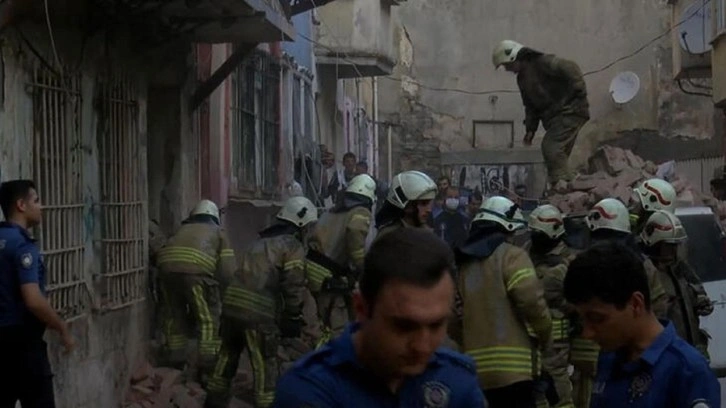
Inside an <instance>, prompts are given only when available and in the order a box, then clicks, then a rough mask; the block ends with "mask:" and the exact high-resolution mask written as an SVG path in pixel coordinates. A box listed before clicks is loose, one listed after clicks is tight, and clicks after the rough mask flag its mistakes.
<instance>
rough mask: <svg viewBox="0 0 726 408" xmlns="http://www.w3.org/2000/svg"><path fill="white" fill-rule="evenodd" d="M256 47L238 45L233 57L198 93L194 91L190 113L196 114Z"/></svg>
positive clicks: (255, 45)
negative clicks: (203, 103)
mask: <svg viewBox="0 0 726 408" xmlns="http://www.w3.org/2000/svg"><path fill="white" fill-rule="evenodd" d="M255 47H257V44H256V43H242V44H238V45H237V49H236V50H235V51H234V52H233V53H232V55H230V56H229V58H227V60H226V61H224V63H223V64H222V65H220V66H219V68H217V70H216V71H214V73H213V74H212V75H211V76H210V77H209V78H208V79H207V80H206V81H204V82H203V83H202V84H201V85H199V87H198V88H197V90H196V91H194V95H192V99H191V102H190V104H189V109H190V111H191V112H194V111H195V110H196V109H197V108H198V107H199V105H201V104H202V102H204V100H205V99H207V98H208V97H209V95H211V94H212V92H214V90H215V89H217V87H218V86H219V85H220V84H221V83H222V82H224V80H225V79H226V78H227V77H228V76H229V74H231V73H232V71H234V70H235V68H237V67H238V66H239V64H241V63H242V61H244V59H245V57H246V56H247V55H248V54H249V53H250V52H252V50H254V49H255Z"/></svg>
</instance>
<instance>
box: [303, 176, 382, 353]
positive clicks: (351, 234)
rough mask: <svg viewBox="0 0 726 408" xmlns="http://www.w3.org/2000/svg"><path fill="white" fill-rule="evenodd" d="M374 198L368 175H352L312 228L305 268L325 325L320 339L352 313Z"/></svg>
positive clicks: (337, 331) (342, 324)
mask: <svg viewBox="0 0 726 408" xmlns="http://www.w3.org/2000/svg"><path fill="white" fill-rule="evenodd" d="M375 198H376V182H375V181H373V178H372V177H371V176H369V175H367V174H360V175H357V176H355V177H353V179H352V180H351V181H350V183H348V187H346V190H345V194H344V195H343V198H342V200H341V201H340V202H339V203H338V204H337V205H336V206H335V207H334V208H333V209H332V210H330V211H329V212H327V213H325V214H323V215H322V216H321V217H320V220H319V221H318V222H317V224H316V225H315V228H314V229H313V231H312V234H311V237H310V252H309V254H308V263H307V270H308V280H309V281H310V288H311V291H312V292H313V294H314V295H315V297H316V299H317V304H318V312H319V314H320V317H321V319H322V321H323V325H324V326H325V329H324V330H325V332H326V333H325V335H324V339H323V342H324V341H325V340H326V339H327V338H328V337H329V336H330V335H332V336H337V335H338V334H340V333H342V331H343V329H344V328H345V324H346V323H347V322H348V321H349V320H350V315H351V313H352V312H353V311H352V309H351V307H350V306H349V305H350V301H351V298H350V296H351V292H352V290H353V288H354V285H355V282H356V281H357V277H358V274H360V273H361V272H362V271H363V258H364V257H365V250H366V238H367V237H368V233H369V231H370V226H371V218H372V217H373V216H372V214H371V209H372V208H373V204H374V203H375Z"/></svg>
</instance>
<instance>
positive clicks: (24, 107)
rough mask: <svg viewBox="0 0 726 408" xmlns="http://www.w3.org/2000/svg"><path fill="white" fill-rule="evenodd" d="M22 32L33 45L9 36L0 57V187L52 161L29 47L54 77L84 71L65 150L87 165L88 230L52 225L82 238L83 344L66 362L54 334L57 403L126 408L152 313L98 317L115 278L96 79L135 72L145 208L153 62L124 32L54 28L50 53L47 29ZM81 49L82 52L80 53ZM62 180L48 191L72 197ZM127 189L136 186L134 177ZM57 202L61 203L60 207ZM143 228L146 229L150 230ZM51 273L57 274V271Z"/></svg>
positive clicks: (79, 329)
mask: <svg viewBox="0 0 726 408" xmlns="http://www.w3.org/2000/svg"><path fill="white" fill-rule="evenodd" d="M19 29H20V30H21V31H22V32H23V33H24V35H25V36H26V37H27V41H24V40H21V39H20V38H19V37H18V36H17V35H15V34H14V33H12V32H6V33H4V36H3V38H2V48H1V50H2V56H3V62H4V67H3V68H4V70H3V74H4V78H3V79H4V83H3V85H4V86H3V88H4V94H3V104H2V109H0V124H1V125H0V146H1V147H2V149H1V153H2V158H1V162H0V166H1V168H2V181H6V180H10V179H15V178H33V177H35V170H34V169H33V164H34V154H44V155H49V153H48V152H37V151H36V152H34V149H33V146H34V144H35V142H34V133H36V131H37V129H38V128H37V127H38V126H43V125H49V124H47V123H44V117H35V115H34V108H35V109H38V110H40V109H39V107H38V106H37V105H34V103H33V96H32V95H33V94H32V93H31V92H39V91H38V89H39V88H38V85H37V84H35V85H33V86H31V85H30V84H31V81H32V76H31V67H32V66H33V65H36V64H38V58H37V57H36V56H35V55H34V52H33V51H31V48H30V46H29V45H28V44H30V45H32V47H33V48H34V49H36V50H37V52H38V53H39V54H40V55H41V57H42V58H43V59H44V60H45V61H46V62H47V63H48V64H50V65H52V66H54V67H55V68H56V69H57V67H58V64H57V63H56V62H55V61H60V62H61V63H62V64H63V66H64V69H66V70H68V71H71V70H78V71H79V72H80V75H81V76H80V78H81V80H80V88H79V89H80V91H79V93H78V95H77V96H74V97H78V98H80V101H79V104H78V106H79V107H78V109H79V113H78V115H79V116H78V117H79V118H80V121H79V122H80V123H76V122H74V123H76V124H75V125H69V126H77V131H78V132H79V133H80V138H79V142H78V145H75V146H66V147H67V148H68V149H69V151H71V152H74V153H73V154H76V155H78V156H77V157H80V160H81V164H80V169H81V170H80V171H81V173H82V174H81V176H80V177H79V179H78V180H80V184H81V185H80V187H79V188H80V189H82V195H83V220H82V224H83V225H75V224H73V223H72V222H70V221H68V219H65V222H63V223H61V224H60V225H62V227H58V225H55V227H56V230H62V231H65V232H63V236H64V237H65V239H68V240H75V239H76V235H77V234H82V235H83V238H82V241H83V244H82V245H83V251H82V261H80V262H81V263H82V268H81V269H82V270H78V271H73V275H75V276H76V277H75V278H73V279H77V280H80V281H82V284H83V285H85V289H86V290H85V291H84V290H83V289H82V290H79V293H81V294H78V295H77V296H82V297H83V300H81V301H80V303H81V304H83V309H82V313H78V315H77V316H76V317H75V318H74V319H73V321H72V322H71V323H70V329H71V332H72V333H73V335H74V337H75V338H76V341H77V348H76V350H75V351H74V352H73V353H72V354H70V355H65V354H64V353H63V352H62V347H60V340H59V339H58V336H57V335H56V334H55V333H51V332H48V333H47V334H46V339H47V341H48V344H49V356H50V360H51V365H52V368H53V371H54V374H55V377H54V384H55V390H56V403H57V405H58V406H59V407H78V408H86V407H88V408H91V407H93V408H95V407H113V406H120V403H121V398H122V395H123V392H124V389H125V388H126V383H127V382H128V378H129V376H130V372H131V370H132V366H133V364H134V361H136V360H139V359H142V358H144V357H145V355H146V354H147V343H148V315H147V304H146V303H145V302H144V301H141V302H139V303H136V304H134V305H131V306H128V307H124V308H121V309H118V310H114V311H112V310H111V309H101V308H102V307H104V306H105V303H104V302H107V301H108V298H107V297H106V296H105V294H104V293H103V292H104V288H106V282H107V281H106V279H108V277H105V276H104V275H102V271H104V267H103V258H102V256H103V255H102V254H103V247H102V244H101V242H100V239H101V238H102V237H103V236H102V233H101V229H102V218H101V217H102V215H101V210H100V206H101V203H100V201H101V200H102V198H101V194H102V193H101V186H100V184H101V182H100V177H99V166H100V163H101V161H102V160H104V159H103V158H101V153H100V152H99V139H101V137H100V136H101V134H102V133H101V132H103V131H102V130H101V128H102V126H99V122H100V120H99V110H98V109H99V104H98V102H99V97H100V89H99V84H100V81H99V80H100V79H101V78H106V76H105V75H106V74H108V73H114V74H128V75H129V77H128V78H130V81H131V82H129V83H131V84H133V85H132V86H133V88H134V89H135V92H134V93H133V94H130V97H131V98H133V100H135V101H136V103H137V106H138V114H139V115H138V117H137V118H136V120H137V122H136V124H137V126H138V128H137V129H136V130H137V132H138V134H137V133H136V132H134V131H131V130H129V132H128V133H127V134H129V135H131V134H134V135H138V156H137V158H136V159H137V160H138V161H139V162H138V163H140V164H139V168H140V169H141V170H140V173H141V174H139V176H140V179H143V180H135V179H134V181H136V182H138V183H139V184H137V186H138V187H139V189H140V190H141V191H142V193H141V195H142V197H143V198H142V200H143V202H144V203H145V202H146V192H145V190H146V167H145V165H146V150H147V145H146V138H147V135H146V119H145V118H146V115H145V109H146V105H147V93H146V91H147V87H146V82H145V79H144V78H143V75H140V74H139V73H142V72H143V71H144V67H145V66H146V65H145V63H146V61H142V60H143V56H142V55H140V53H139V50H138V49H133V50H132V49H131V47H129V44H128V42H127V41H126V38H125V37H124V35H123V33H120V32H114V33H108V32H100V33H96V35H93V36H84V35H82V33H80V32H78V31H76V30H65V29H63V28H60V27H54V41H55V44H54V45H53V46H51V44H50V42H49V40H48V35H47V33H48V32H47V28H46V26H45V25H42V26H36V25H31V24H27V25H22V26H20V27H19ZM79 44H83V45H82V46H80V47H79ZM53 48H55V50H56V51H57V56H56V55H55V53H54V52H53V51H52V49H53ZM129 89H130V88H129ZM47 100H48V101H49V102H48V105H47V106H54V105H51V103H52V102H50V101H52V99H51V97H48V99H47ZM56 100H58V99H56ZM48 109H49V108H48ZM69 110H70V109H69ZM46 114H47V112H46ZM56 126H58V129H57V132H59V133H57V134H59V135H60V134H61V133H60V125H56ZM69 133H70V132H69ZM104 140H106V139H104ZM58 143H59V144H60V143H61V142H58ZM65 143H68V142H67V141H66V142H65ZM59 149H61V148H59ZM59 151H62V150H59ZM45 160H48V159H47V158H46V159H45ZM64 171H68V170H64ZM60 177H61V176H58V179H56V181H55V184H54V185H52V186H51V182H52V180H53V179H52V178H49V179H46V180H45V181H42V183H45V186H43V188H45V189H48V188H50V189H53V190H56V191H58V190H61V191H62V190H68V191H69V192H68V193H67V195H68V196H69V197H72V196H73V193H72V191H74V190H75V187H74V184H75V183H73V182H72V181H69V180H62V179H61V178H60ZM49 180H51V181H49ZM59 182H60V184H59ZM129 182H130V183H131V182H133V181H131V179H129ZM64 195H65V194H64ZM44 199H45V202H44V204H45V205H48V204H49V200H48V197H42V196H41V200H44ZM107 199H108V198H106V200H107ZM67 200H73V198H67ZM53 204H55V205H58V202H54V203H53ZM142 208H143V210H142V216H143V217H144V218H145V217H146V206H145V205H144V204H142ZM45 217H46V219H45V222H46V224H43V225H48V224H47V223H49V222H50V221H49V220H52V219H54V218H53V217H51V216H49V213H48V212H47V210H46V214H45ZM55 219H58V217H56V218H55ZM72 224H73V225H72ZM143 225H146V223H145V222H143ZM41 228H42V227H41ZM79 229H82V232H79ZM144 232H145V231H144ZM36 233H37V231H36ZM41 245H42V241H41ZM66 245H68V244H66ZM46 259H48V258H46ZM56 259H57V258H56ZM49 262H51V261H49ZM56 262H57V261H56ZM47 266H48V267H49V268H56V267H57V264H55V265H52V264H48V265H47ZM66 269H67V268H66ZM51 273H52V272H51ZM66 273H67V271H66ZM58 275H59V273H58V270H57V269H56V274H55V275H51V276H58ZM50 283H52V282H50ZM145 283H146V282H145V280H144V281H143V283H142V285H143V286H144V287H145ZM142 289H143V288H142ZM51 293H52V292H51ZM66 295H67V293H66ZM51 296H53V294H51ZM64 296H65V295H64Z"/></svg>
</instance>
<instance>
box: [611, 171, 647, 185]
mask: <svg viewBox="0 0 726 408" xmlns="http://www.w3.org/2000/svg"><path fill="white" fill-rule="evenodd" d="M642 176H643V175H642V174H641V172H640V171H638V170H635V169H631V168H628V169H625V170H623V171H622V172H621V173H620V174H619V175H618V177H616V178H615V187H628V188H630V189H632V187H633V186H634V185H636V184H637V183H638V182H639V181H640V180H641V178H642Z"/></svg>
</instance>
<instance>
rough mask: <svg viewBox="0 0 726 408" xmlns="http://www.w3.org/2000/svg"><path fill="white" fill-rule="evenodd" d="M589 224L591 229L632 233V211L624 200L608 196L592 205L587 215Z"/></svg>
mask: <svg viewBox="0 0 726 408" xmlns="http://www.w3.org/2000/svg"><path fill="white" fill-rule="evenodd" d="M587 226H588V227H590V230H591V231H597V230H599V229H607V230H612V231H621V232H627V233H630V213H628V208H627V207H625V204H623V203H622V201H620V200H617V199H615V198H606V199H604V200H602V201H600V202H599V203H597V204H595V206H594V207H592V210H590V213H589V214H588V215H587Z"/></svg>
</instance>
